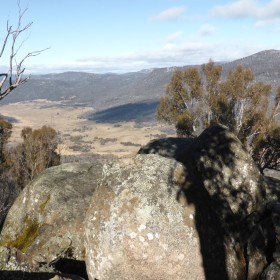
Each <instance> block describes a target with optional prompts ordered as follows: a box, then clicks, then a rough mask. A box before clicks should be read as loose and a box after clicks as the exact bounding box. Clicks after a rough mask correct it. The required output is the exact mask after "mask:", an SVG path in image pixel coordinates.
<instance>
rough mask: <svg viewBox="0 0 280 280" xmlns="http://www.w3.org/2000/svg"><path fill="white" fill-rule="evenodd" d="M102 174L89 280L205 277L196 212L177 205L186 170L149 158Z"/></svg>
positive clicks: (89, 229) (91, 214)
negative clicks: (196, 224)
mask: <svg viewBox="0 0 280 280" xmlns="http://www.w3.org/2000/svg"><path fill="white" fill-rule="evenodd" d="M103 170H104V173H103V176H104V180H103V181H102V183H101V184H100V185H99V187H98V188H97V189H96V191H95V193H94V195H93V199H92V204H91V206H90V209H89V211H88V214H87V219H86V224H85V236H86V237H85V244H86V245H85V247H86V250H87V252H86V264H87V271H88V275H89V277H90V279H92V280H93V279H115V280H117V279H122V280H125V279H145V280H152V279H158V280H160V279H203V275H204V271H203V264H202V261H203V260H202V258H201V254H200V248H199V237H198V233H197V230H196V227H195V220H194V217H195V208H194V207H193V206H192V205H190V206H189V207H187V206H186V207H185V203H187V202H186V201H182V204H183V205H182V204H180V203H179V202H178V201H177V196H178V193H179V192H180V189H181V188H182V186H183V184H184V181H185V176H186V174H185V169H184V167H183V166H182V165H181V164H180V163H178V162H176V161H175V160H171V159H166V158H163V157H160V156H156V155H148V156H137V157H136V158H134V159H131V160H129V161H126V162H122V161H120V162H116V163H113V164H111V165H105V167H104V169H103Z"/></svg>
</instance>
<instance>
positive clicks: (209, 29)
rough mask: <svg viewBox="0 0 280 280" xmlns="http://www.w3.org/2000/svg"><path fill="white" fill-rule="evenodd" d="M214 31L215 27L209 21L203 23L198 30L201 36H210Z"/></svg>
mask: <svg viewBox="0 0 280 280" xmlns="http://www.w3.org/2000/svg"><path fill="white" fill-rule="evenodd" d="M214 32H215V27H214V26H213V25H211V24H209V23H206V24H203V25H202V26H201V27H200V29H199V31H198V33H199V35H201V36H208V35H211V34H213V33H214Z"/></svg>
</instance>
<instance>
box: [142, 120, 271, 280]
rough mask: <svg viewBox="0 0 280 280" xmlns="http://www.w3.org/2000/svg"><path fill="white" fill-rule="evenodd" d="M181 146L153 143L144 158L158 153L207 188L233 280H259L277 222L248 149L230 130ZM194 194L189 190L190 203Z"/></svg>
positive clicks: (215, 129) (200, 208) (207, 133)
mask: <svg viewBox="0 0 280 280" xmlns="http://www.w3.org/2000/svg"><path fill="white" fill-rule="evenodd" d="M180 141H181V142H179V140H178V139H174V140H172V139H171V138H169V139H166V140H165V139H161V140H159V141H153V142H151V143H150V144H148V145H147V146H145V147H143V148H141V149H140V151H139V153H141V154H146V153H158V154H160V155H162V156H165V157H166V156H168V157H174V158H175V159H176V160H178V161H180V162H182V163H183V164H184V166H185V167H186V168H187V170H188V176H187V181H188V184H189V185H190V186H192V185H193V188H196V185H201V189H204V190H205V191H206V193H207V195H208V197H209V200H210V201H211V205H212V208H211V212H212V213H215V214H216V216H217V217H218V220H219V224H220V226H221V228H222V230H223V236H222V239H220V241H221V242H222V243H223V249H221V252H222V251H223V253H224V257H225V258H224V259H225V263H224V268H225V271H226V274H227V279H256V278H257V277H259V275H260V274H261V272H262V271H263V269H264V268H265V267H266V266H267V264H268V261H269V260H270V259H271V256H272V253H273V250H275V246H273V242H274V241H273V240H274V239H275V234H274V235H273V226H272V220H271V216H270V215H269V213H268V211H267V209H266V203H267V202H268V201H269V200H270V199H271V195H269V196H267V195H266V190H267V186H266V184H265V182H264V178H263V176H262V175H261V174H260V172H259V170H258V168H257V167H256V165H255V164H254V162H253V160H252V158H251V156H250V155H249V153H248V152H247V151H246V149H245V148H244V147H243V145H242V143H241V142H240V141H239V140H238V139H237V137H235V136H234V135H233V134H232V133H230V131H229V130H228V129H227V128H226V127H224V126H221V125H213V126H212V127H210V128H209V129H206V130H205V131H204V132H203V133H202V134H201V135H200V136H199V137H197V138H196V139H193V140H188V139H185V140H184V139H181V140H180ZM159 142H161V143H160V145H158V144H159ZM166 143H168V145H167V146H166ZM178 143H179V145H178ZM165 147H167V149H169V147H172V151H173V152H172V154H173V155H170V153H169V154H168V153H166V152H165ZM169 150H170V149H169ZM190 189H191V187H188V189H184V190H183V192H184V194H185V196H186V197H187V198H188V197H190V194H189V192H190V191H189V190H190ZM194 204H195V205H196V209H197V211H199V212H203V211H205V210H204V206H203V205H202V206H200V203H199V202H198V201H194ZM196 220H197V221H198V217H197V218H196ZM202 223H203V222H202ZM199 224H200V223H199V222H198V223H197V228H198V229H199V228H200V225H199ZM210 228H211V225H210ZM199 232H200V244H201V249H202V250H201V252H202V256H203V258H204V268H205V273H206V279H212V278H211V273H208V272H209V271H208V266H207V263H208V260H209V257H208V254H207V253H206V252H204V251H205V248H206V247H207V246H205V245H204V244H203V243H204V239H205V237H207V234H205V232H204V231H203V229H202V230H199ZM206 239H208V238H206ZM206 251H207V250H206ZM221 255H222V254H221Z"/></svg>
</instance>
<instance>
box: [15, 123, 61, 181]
mask: <svg viewBox="0 0 280 280" xmlns="http://www.w3.org/2000/svg"><path fill="white" fill-rule="evenodd" d="M21 137H22V139H23V143H22V144H20V145H18V146H17V147H16V148H14V149H13V151H12V152H11V153H10V163H11V166H12V168H13V171H14V174H15V176H16V178H17V179H18V180H19V181H21V182H22V184H23V185H26V184H27V183H28V182H29V181H31V180H32V179H34V178H35V177H36V176H37V175H38V174H40V173H41V172H42V171H44V170H45V169H46V168H49V167H51V166H56V165H59V164H60V154H59V153H58V152H57V148H58V145H59V137H58V133H57V132H56V131H55V130H54V129H53V128H51V127H49V126H43V127H42V128H40V129H35V130H32V129H31V128H30V127H27V128H24V129H23V130H22V132H21Z"/></svg>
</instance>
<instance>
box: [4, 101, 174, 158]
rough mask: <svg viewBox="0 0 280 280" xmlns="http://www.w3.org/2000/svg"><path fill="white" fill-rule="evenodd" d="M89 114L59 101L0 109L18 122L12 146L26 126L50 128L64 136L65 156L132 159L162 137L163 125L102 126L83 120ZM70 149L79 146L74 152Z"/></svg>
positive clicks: (118, 124) (18, 104) (23, 104)
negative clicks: (96, 155) (147, 144)
mask: <svg viewBox="0 0 280 280" xmlns="http://www.w3.org/2000/svg"><path fill="white" fill-rule="evenodd" d="M89 111H92V108H88V107H64V106H61V103H60V102H51V101H46V100H36V101H33V102H28V103H15V104H9V105H2V106H0V113H1V114H2V115H4V116H9V117H13V118H15V119H17V122H16V123H14V124H13V134H12V137H11V142H12V143H19V142H20V141H21V138H20V132H21V130H22V128H24V127H26V126H30V127H32V128H39V127H41V126H43V125H49V126H51V127H53V128H54V129H56V130H57V131H59V132H60V134H61V138H62V141H63V144H62V146H61V153H62V154H63V155H77V154H81V153H82V154H90V153H95V154H100V155H109V154H113V155H116V156H118V157H129V156H131V155H133V154H135V153H136V152H137V151H138V149H139V145H144V144H146V143H147V142H148V141H149V140H151V139H153V138H157V136H159V135H162V132H161V129H162V128H163V126H162V125H155V126H152V127H151V126H146V127H139V126H138V125H135V123H134V122H124V123H117V124H100V123H95V122H93V121H88V120H87V119H83V118H81V115H83V114H84V113H86V112H89ZM167 136H170V135H167ZM124 143H131V145H124ZM132 143H133V144H134V145H132ZM77 146H78V148H77ZM79 146H80V147H81V149H80V150H79ZM71 147H76V148H75V151H74V150H73V149H71ZM83 147H86V148H84V149H83ZM83 151H84V152H83Z"/></svg>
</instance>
